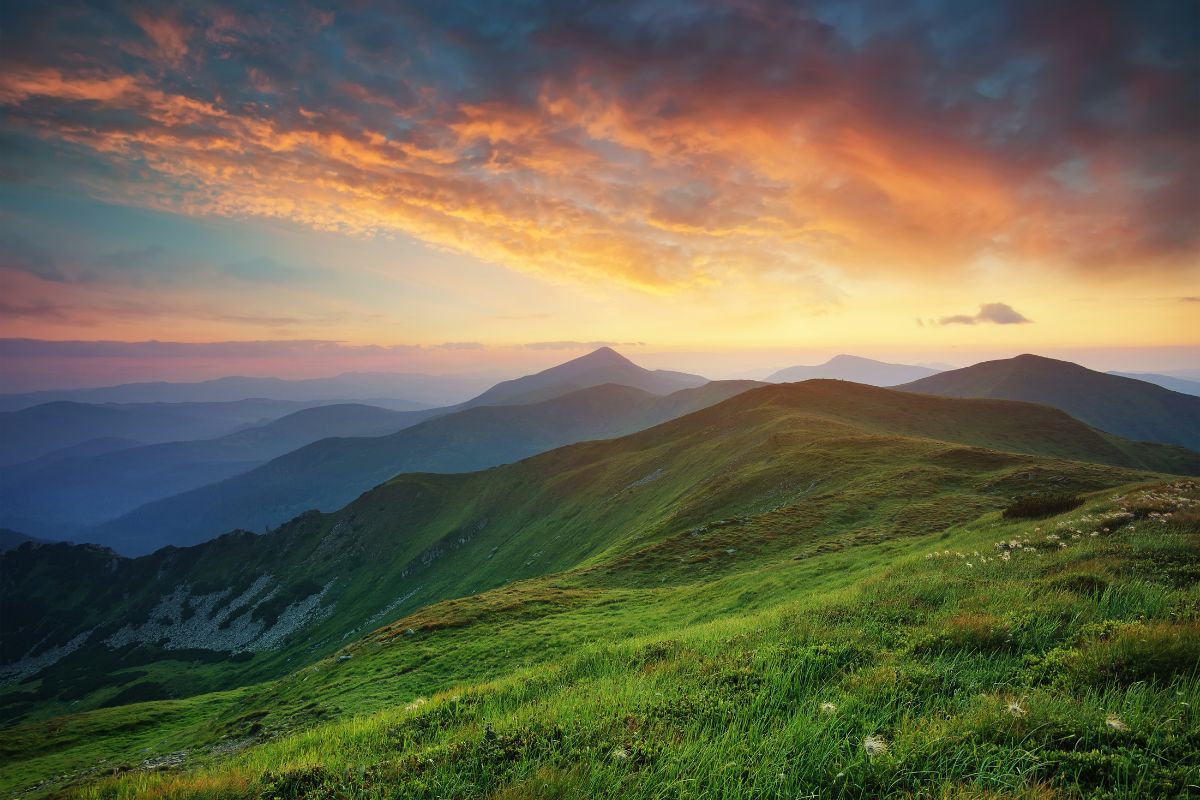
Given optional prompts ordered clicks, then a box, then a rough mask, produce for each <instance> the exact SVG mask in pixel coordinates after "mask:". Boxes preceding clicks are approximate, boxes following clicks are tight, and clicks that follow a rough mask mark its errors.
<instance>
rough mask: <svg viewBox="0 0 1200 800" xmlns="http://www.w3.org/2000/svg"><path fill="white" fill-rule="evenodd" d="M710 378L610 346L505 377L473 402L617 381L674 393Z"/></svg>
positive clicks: (528, 398)
mask: <svg viewBox="0 0 1200 800" xmlns="http://www.w3.org/2000/svg"><path fill="white" fill-rule="evenodd" d="M707 382H708V379H707V378H702V377H701V376H699V375H689V374H688V373H686V372H671V371H669V370H661V369H656V370H648V369H644V368H642V367H639V366H638V365H637V364H634V363H633V362H632V361H630V360H629V359H627V358H625V356H623V355H621V354H620V353H618V352H617V351H615V350H613V349H612V348H610V347H601V348H599V349H598V350H593V351H592V352H591V353H588V354H587V355H585V356H580V357H579V358H575V359H572V360H571V361H568V362H566V363H565V364H559V365H558V366H555V367H551V368H549V369H546V370H542V371H541V372H538V373H535V374H533V375H526V376H524V377H521V378H515V379H513V380H511V381H503V382H501V383H498V384H496V385H495V386H493V387H492V388H491V389H488V390H487V391H486V392H484V393H483V394H481V395H479V396H478V397H476V398H474V399H472V400H471V401H470V402H469V403H468V405H471V406H480V405H485V406H499V405H514V404H517V403H536V402H540V401H542V400H549V399H550V398H552V397H558V396H560V395H562V394H564V393H565V392H567V391H572V390H574V389H586V388H587V387H589V386H601V385H603V384H606V383H614V384H618V385H620V386H632V387H633V388H635V389H641V390H642V391H644V392H649V393H650V394H660V395H661V394H670V393H671V392H677V391H679V390H680V389H690V388H694V387H697V386H701V385H703V384H705V383H707Z"/></svg>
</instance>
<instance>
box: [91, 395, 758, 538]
mask: <svg viewBox="0 0 1200 800" xmlns="http://www.w3.org/2000/svg"><path fill="white" fill-rule="evenodd" d="M759 385H761V384H758V383H756V382H753V381H714V382H712V383H708V384H705V385H704V386H700V387H696V388H692V389H685V390H681V391H679V392H676V393H673V394H671V395H667V396H659V395H653V394H651V393H649V392H646V391H643V390H641V389H635V388H633V387H629V386H618V385H614V384H606V385H602V386H594V387H589V388H587V389H581V390H579V391H576V392H572V393H570V394H566V395H563V396H561V397H557V398H554V399H552V400H547V401H544V402H541V403H535V404H526V405H513V406H479V407H475V408H469V409H464V410H462V411H458V412H455V413H453V414H448V415H445V416H440V417H436V418H434V419H431V420H428V421H426V422H423V423H421V424H419V425H415V426H412V427H410V428H406V429H404V430H402V431H399V432H397V433H394V434H391V435H389V436H382V437H374V438H358V439H338V438H332V439H323V440H321V441H319V442H315V443H313V444H310V445H308V446H306V447H302V448H300V449H298V450H295V451H293V452H290V453H287V454H286V455H283V456H280V457H279V458H276V459H274V460H272V461H269V462H268V463H266V464H263V465H262V466H260V467H256V468H255V469H253V470H250V471H249V472H246V473H243V474H240V475H237V476H234V477H232V478H229V479H227V480H224V481H221V482H219V483H214V484H210V485H208V486H203V487H201V488H199V489H194V490H192V491H189V492H185V493H182V494H179V495H176V496H174V497H168V498H166V499H163V500H158V501H156V502H153V503H150V504H148V505H146V506H143V507H141V508H139V509H137V510H135V511H133V512H131V513H129V514H126V515H124V516H122V517H119V518H117V519H114V520H112V521H110V522H107V523H105V524H103V525H100V526H97V527H94V528H91V529H89V530H87V531H84V532H81V533H80V535H79V537H78V538H80V539H81V540H84V541H89V542H96V543H99V544H103V545H106V546H110V547H113V548H115V549H116V550H118V551H120V552H122V553H131V554H140V553H146V552H150V551H152V550H155V549H157V548H159V547H162V546H163V545H166V544H177V545H184V544H194V543H196V542H200V541H204V540H206V539H209V538H212V537H213V536H216V535H218V534H221V533H224V532H225V531H228V530H232V529H235V528H245V529H249V530H254V531H261V530H262V529H263V528H265V527H268V526H275V525H279V524H280V523H282V522H285V521H287V520H288V519H290V518H292V517H293V516H295V515H296V514H298V513H300V512H302V511H305V510H307V509H311V508H318V509H322V510H332V509H336V508H338V507H340V506H342V505H344V504H345V503H347V502H349V501H351V500H353V499H354V498H355V497H357V496H358V495H359V494H361V493H362V492H364V491H366V490H368V489H370V488H371V487H373V486H375V485H377V484H379V483H381V482H382V481H385V480H387V479H388V478H390V477H392V476H393V475H396V474H397V473H400V472H466V471H470V470H476V469H483V468H486V467H491V466H494V465H496V464H502V463H507V462H511V461H516V460H519V459H522V458H525V457H527V456H531V455H534V454H536V453H540V452H544V451H546V450H550V449H553V448H555V447H560V446H562V445H565V444H570V443H573V442H579V441H584V440H587V439H602V438H609V437H613V436H620V435H624V434H627V433H632V432H634V431H638V430H641V429H643V428H647V427H650V426H651V425H655V424H658V423H660V422H663V421H666V420H669V419H673V418H675V417H678V416H680V415H683V414H687V413H690V412H692V411H695V410H697V409H700V408H705V407H707V406H709V405H712V404H714V403H718V402H721V401H722V400H725V399H727V398H729V397H731V396H733V395H735V394H738V393H741V392H743V391H746V390H747V389H750V388H752V387H755V386H759Z"/></svg>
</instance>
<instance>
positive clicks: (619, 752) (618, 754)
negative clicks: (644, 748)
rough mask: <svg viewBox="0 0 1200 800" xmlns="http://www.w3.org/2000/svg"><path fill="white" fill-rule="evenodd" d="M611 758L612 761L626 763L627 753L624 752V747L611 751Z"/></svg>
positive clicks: (626, 751)
mask: <svg viewBox="0 0 1200 800" xmlns="http://www.w3.org/2000/svg"><path fill="white" fill-rule="evenodd" d="M612 757H613V760H614V761H628V760H629V751H628V750H626V749H625V748H624V747H618V748H617V749H615V750H613V751H612Z"/></svg>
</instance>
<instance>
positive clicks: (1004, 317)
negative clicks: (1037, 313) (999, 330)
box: [938, 303, 1033, 325]
mask: <svg viewBox="0 0 1200 800" xmlns="http://www.w3.org/2000/svg"><path fill="white" fill-rule="evenodd" d="M979 322H990V323H992V324H994V325H1021V324H1024V323H1028V322H1033V320H1031V319H1029V318H1028V317H1026V316H1025V315H1024V314H1022V313H1020V312H1019V311H1017V310H1016V309H1015V308H1013V307H1012V306H1010V305H1009V304H1008V303H984V304H983V305H981V306H980V307H979V312H978V313H976V314H974V315H969V314H955V315H953V316H949V317H942V318H941V319H939V320H938V324H939V325H974V324H976V323H979Z"/></svg>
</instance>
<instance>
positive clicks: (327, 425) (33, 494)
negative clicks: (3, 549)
mask: <svg viewBox="0 0 1200 800" xmlns="http://www.w3.org/2000/svg"><path fill="white" fill-rule="evenodd" d="M425 416H427V414H425V413H423V412H403V411H391V410H388V409H383V408H376V407H374V406H366V405H360V404H338V405H328V406H318V407H315V408H308V409H303V410H301V411H296V412H294V413H292V414H288V415H286V416H284V417H281V418H279V419H276V420H273V421H271V422H268V423H266V424H264V425H258V426H255V427H251V428H242V429H240V430H237V431H234V432H233V433H227V434H225V435H224V436H219V437H216V438H212V439H204V438H200V439H192V440H187V441H176V442H164V443H162V444H152V445H140V446H135V445H134V444H131V443H128V442H125V443H123V444H122V445H121V446H117V447H112V448H98V447H96V445H98V444H99V443H101V442H104V441H108V440H97V439H92V440H90V441H89V442H88V443H85V444H91V445H93V447H92V448H91V450H92V451H95V452H92V451H89V450H87V449H85V448H84V446H82V445H81V446H77V447H75V448H73V449H68V450H65V451H64V450H59V451H57V452H55V453H52V454H50V455H48V456H44V457H42V458H41V459H38V460H37V461H34V462H29V463H24V464H17V465H10V466H7V467H0V525H7V526H9V527H12V528H17V529H19V530H22V531H25V532H27V533H32V534H35V535H37V534H40V535H44V536H48V537H52V538H58V539H70V538H75V537H76V536H77V535H78V533H79V531H80V529H82V528H86V527H89V526H93V525H96V524H98V523H100V522H103V521H105V520H108V519H112V518H114V517H117V516H120V515H121V514H124V513H127V512H129V511H132V510H133V509H135V508H137V507H138V506H141V505H143V504H145V503H149V502H152V501H154V500H158V499H160V498H163V497H168V496H170V495H173V494H177V493H180V492H185V491H187V490H189V489H194V488H197V487H200V486H203V485H205V484H208V483H212V482H215V481H220V480H223V479H225V478H228V477H231V476H233V475H237V474H238V473H241V472H245V471H247V470H249V469H252V468H254V467H256V466H258V465H259V464H262V463H263V462H265V461H267V460H269V459H271V458H274V457H276V456H280V455H283V454H284V453H287V452H289V451H291V450H295V449H296V448H298V447H302V446H304V445H306V444H309V443H311V442H314V441H317V440H318V439H323V438H326V437H329V436H378V435H382V434H386V433H392V432H394V431H397V430H400V429H401V428H403V427H406V426H407V425H411V424H415V423H416V422H419V421H420V419H422V418H423V417H425ZM118 441H121V440H118Z"/></svg>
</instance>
